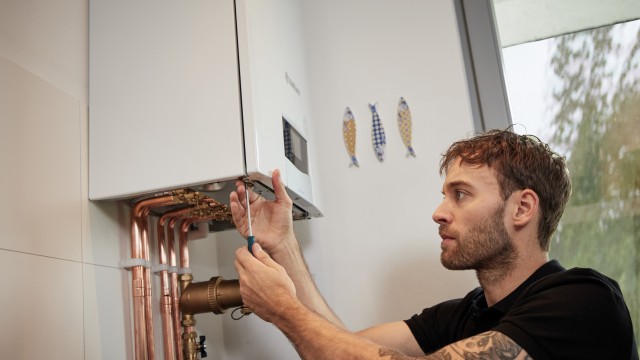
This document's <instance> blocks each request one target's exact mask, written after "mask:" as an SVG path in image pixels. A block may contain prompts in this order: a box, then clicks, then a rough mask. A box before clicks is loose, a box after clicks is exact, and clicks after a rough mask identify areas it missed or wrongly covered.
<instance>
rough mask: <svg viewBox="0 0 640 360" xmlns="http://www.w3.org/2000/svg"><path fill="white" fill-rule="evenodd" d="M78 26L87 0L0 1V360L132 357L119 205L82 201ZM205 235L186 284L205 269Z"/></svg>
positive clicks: (124, 219)
mask: <svg viewBox="0 0 640 360" xmlns="http://www.w3.org/2000/svg"><path fill="white" fill-rule="evenodd" d="M87 22H88V1H87V0H56V1H49V0H26V1H25V0H0V198H1V199H2V201H1V202H0V284H2V291H0V307H2V309H3V310H2V311H0V359H16V360H21V359H65V360H74V359H92V360H94V359H118V360H120V359H131V358H132V344H131V338H132V335H131V328H130V324H131V317H130V310H129V303H130V301H129V287H130V286H129V273H128V272H127V271H125V270H122V269H120V267H119V262H120V260H121V259H124V258H125V257H128V256H129V246H128V243H129V235H128V224H129V221H128V206H127V205H126V204H121V203H92V202H89V201H88V199H87V173H88V171H87V169H88V162H87V129H88V115H87V114H88V111H87V107H88V104H87V99H88V90H87V88H88V86H87V84H88V75H87V69H88V43H87V41H88V40H87V39H88V26H87ZM208 240H209V241H208ZM208 240H206V239H203V240H197V241H195V242H193V245H192V252H193V254H192V264H193V268H194V276H195V277H196V280H198V281H200V280H208V279H209V277H210V276H212V275H216V274H217V270H216V268H215V261H212V260H211V259H215V257H216V248H215V243H214V242H213V241H211V239H208ZM154 248H155V247H154ZM156 282H157V279H156ZM157 289H158V286H157V283H156V286H155V290H156V291H157ZM155 311H156V315H158V314H157V312H158V307H157V305H156V308H155ZM210 318H211V319H208V320H207V321H200V317H198V321H199V322H200V323H201V324H199V325H198V328H199V329H203V332H207V334H208V335H209V336H208V343H209V346H210V348H211V349H220V348H221V344H222V336H221V333H222V327H221V326H222V322H221V319H219V318H218V319H216V318H215V317H213V316H210ZM159 319H160V318H159V317H158V316H156V328H157V331H156V338H157V337H158V336H159V326H160V320H159ZM159 344H160V342H158V346H157V348H158V351H159V352H158V353H159V354H161V349H160V348H159ZM223 356H224V354H223V353H222V352H220V351H215V352H214V351H211V355H210V356H209V358H211V359H222V358H223Z"/></svg>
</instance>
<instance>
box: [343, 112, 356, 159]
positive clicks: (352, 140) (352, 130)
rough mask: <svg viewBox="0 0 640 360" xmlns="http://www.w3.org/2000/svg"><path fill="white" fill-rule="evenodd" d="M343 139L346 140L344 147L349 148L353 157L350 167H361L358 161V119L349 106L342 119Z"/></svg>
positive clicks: (348, 150) (348, 151)
mask: <svg viewBox="0 0 640 360" xmlns="http://www.w3.org/2000/svg"><path fill="white" fill-rule="evenodd" d="M342 137H343V138H344V145H345V146H346V147H347V153H349V156H350V157H351V164H349V167H351V166H357V167H360V165H359V164H358V159H356V119H355V118H354V117H353V113H351V109H349V107H348V106H347V108H346V109H344V117H343V118H342Z"/></svg>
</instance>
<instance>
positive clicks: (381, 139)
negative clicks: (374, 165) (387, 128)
mask: <svg viewBox="0 0 640 360" xmlns="http://www.w3.org/2000/svg"><path fill="white" fill-rule="evenodd" d="M369 109H370V110H371V115H372V116H373V119H372V123H371V140H372V141H373V150H374V151H375V153H376V157H377V158H378V160H379V161H384V146H385V145H386V144H387V138H386V136H385V135H384V127H382V122H381V121H380V116H378V111H377V110H376V104H373V105H372V104H369Z"/></svg>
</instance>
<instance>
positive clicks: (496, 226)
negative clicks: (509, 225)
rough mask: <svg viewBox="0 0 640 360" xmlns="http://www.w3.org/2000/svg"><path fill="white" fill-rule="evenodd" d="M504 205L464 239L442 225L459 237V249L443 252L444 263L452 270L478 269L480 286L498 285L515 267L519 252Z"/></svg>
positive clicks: (456, 239)
mask: <svg viewBox="0 0 640 360" xmlns="http://www.w3.org/2000/svg"><path fill="white" fill-rule="evenodd" d="M504 209H505V206H504V203H503V204H502V205H501V206H500V207H499V208H498V209H496V211H494V212H493V214H491V215H489V216H487V218H486V219H484V220H483V221H479V222H478V224H477V225H475V226H474V227H471V228H470V229H469V231H468V232H467V234H466V235H465V236H464V238H460V234H459V233H457V232H452V231H451V230H449V229H447V227H446V226H444V225H441V226H440V230H441V231H443V232H445V233H447V234H450V235H452V236H453V237H454V238H455V240H454V241H455V243H456V245H457V246H456V247H455V249H447V250H443V251H442V254H441V255H440V261H441V262H442V265H444V267H445V268H447V269H449V270H469V269H475V270H476V271H477V273H478V279H479V280H480V283H485V284H486V283H494V282H496V281H499V280H501V279H502V278H504V276H506V275H507V274H508V273H509V272H510V271H511V270H512V269H513V267H514V266H515V259H516V258H517V255H516V250H515V248H514V246H513V244H512V242H511V239H510V238H509V234H508V233H507V229H506V228H505V226H504V220H503V218H504Z"/></svg>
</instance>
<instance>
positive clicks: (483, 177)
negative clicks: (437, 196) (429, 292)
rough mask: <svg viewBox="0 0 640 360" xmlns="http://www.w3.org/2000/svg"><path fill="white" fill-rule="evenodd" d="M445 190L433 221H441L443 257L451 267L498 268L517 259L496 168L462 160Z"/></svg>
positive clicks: (449, 174) (452, 168) (454, 166)
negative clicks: (507, 224) (506, 223)
mask: <svg viewBox="0 0 640 360" xmlns="http://www.w3.org/2000/svg"><path fill="white" fill-rule="evenodd" d="M442 192H443V194H444V200H443V201H442V203H441V204H440V206H439V207H438V208H437V209H436V211H435V212H434V213H433V220H434V221H435V222H437V223H438V224H440V229H439V232H440V237H441V238H442V243H441V244H440V247H441V249H442V254H441V255H440V259H441V261H442V264H443V265H444V266H445V267H446V268H447V269H451V270H467V269H476V270H482V269H495V268H500V267H501V266H502V265H503V264H506V263H508V262H509V261H511V260H512V259H513V257H514V254H515V249H514V248H513V244H512V243H511V240H510V237H509V234H508V232H507V230H506V228H505V223H504V220H505V218H504V214H505V202H504V200H502V197H501V194H500V186H499V184H498V181H497V179H496V175H495V173H494V171H493V170H492V169H490V168H488V167H486V166H481V167H477V166H469V165H465V164H461V163H460V160H459V159H458V160H456V161H455V162H454V163H453V164H452V165H451V166H450V168H449V169H448V171H447V176H446V178H445V181H444V185H443V189H442Z"/></svg>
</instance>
